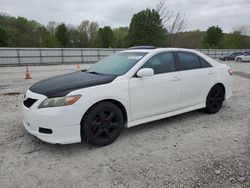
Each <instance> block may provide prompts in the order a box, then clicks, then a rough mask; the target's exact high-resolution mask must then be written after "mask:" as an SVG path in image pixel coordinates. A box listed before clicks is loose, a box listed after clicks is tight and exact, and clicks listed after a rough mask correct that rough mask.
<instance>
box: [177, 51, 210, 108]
mask: <svg viewBox="0 0 250 188" xmlns="http://www.w3.org/2000/svg"><path fill="white" fill-rule="evenodd" d="M176 56H177V59H178V64H179V69H180V74H181V85H182V96H181V99H182V108H186V107H191V106H194V105H199V104H205V100H206V96H207V94H208V91H209V88H210V87H211V84H212V83H213V80H214V79H215V72H214V69H213V67H212V66H211V65H210V64H209V63H208V62H207V61H205V60H204V59H203V58H201V57H199V56H198V55H196V54H194V53H191V52H176Z"/></svg>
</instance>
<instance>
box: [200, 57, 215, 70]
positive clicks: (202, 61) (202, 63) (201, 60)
mask: <svg viewBox="0 0 250 188" xmlns="http://www.w3.org/2000/svg"><path fill="white" fill-rule="evenodd" d="M200 62H201V67H202V68H208V67H212V66H211V65H210V64H209V63H208V62H207V61H206V60H204V59H203V58H201V57H200Z"/></svg>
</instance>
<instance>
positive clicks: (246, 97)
mask: <svg viewBox="0 0 250 188" xmlns="http://www.w3.org/2000/svg"><path fill="white" fill-rule="evenodd" d="M228 64H229V65H230V66H231V67H232V68H233V70H234V71H235V75H234V90H233V96H232V97H231V98H230V100H228V101H227V102H225V103H224V105H223V108H222V109H221V111H220V112H218V113H217V114H214V115H208V114H205V113H203V112H201V111H194V112H190V113H186V114H182V115H178V116H175V117H171V118H167V119H163V120H159V121H155V122H151V123H147V124H143V125H140V126H137V127H134V128H130V129H126V130H125V131H124V132H123V133H122V135H121V136H120V137H119V138H118V139H117V140H116V141H115V142H114V143H113V144H111V145H109V146H106V147H102V148H96V147H92V146H89V145H86V144H71V145H52V144H47V143H44V142H42V141H40V140H39V139H37V138H36V137H34V136H32V135H30V134H29V133H27V131H25V129H24V128H23V126H22V116H21V103H22V97H23V94H22V93H24V91H25V90H26V89H27V88H28V87H29V86H30V85H31V84H33V83H34V82H36V81H38V80H41V79H43V78H46V77H49V76H52V75H56V74H61V73H67V72H72V71H76V66H75V65H60V66H59V65H58V66H32V67H30V72H31V76H32V78H33V79H32V80H29V81H26V80H24V75H25V67H0V182H1V183H0V187H4V188H5V187H11V188H12V187H25V188H26V187H102V188H103V187H226V188H228V187H248V188H249V187H250V94H249V92H250V63H234V62H228ZM81 68H84V65H81Z"/></svg>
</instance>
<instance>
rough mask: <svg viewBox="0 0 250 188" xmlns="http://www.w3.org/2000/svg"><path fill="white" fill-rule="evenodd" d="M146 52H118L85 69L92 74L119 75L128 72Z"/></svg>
mask: <svg viewBox="0 0 250 188" xmlns="http://www.w3.org/2000/svg"><path fill="white" fill-rule="evenodd" d="M146 54H147V53H145V52H120V53H116V54H114V55H111V56H108V57H106V58H103V59H101V60H100V61H99V62H97V63H96V64H94V65H93V66H91V67H90V68H89V69H87V72H90V73H93V74H106V75H116V76H121V75H123V74H125V73H126V72H128V71H129V70H130V69H131V68H132V67H133V66H134V65H135V64H136V63H137V62H138V61H139V60H140V59H142V58H143V57H144V56H145V55H146Z"/></svg>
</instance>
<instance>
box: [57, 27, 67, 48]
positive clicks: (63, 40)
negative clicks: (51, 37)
mask: <svg viewBox="0 0 250 188" xmlns="http://www.w3.org/2000/svg"><path fill="white" fill-rule="evenodd" d="M56 38H57V40H58V42H59V44H60V46H61V47H67V45H68V44H69V31H68V28H67V27H66V26H65V24H64V23H63V24H60V25H58V26H57V28H56Z"/></svg>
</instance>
